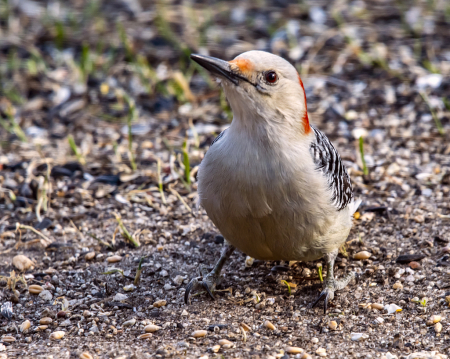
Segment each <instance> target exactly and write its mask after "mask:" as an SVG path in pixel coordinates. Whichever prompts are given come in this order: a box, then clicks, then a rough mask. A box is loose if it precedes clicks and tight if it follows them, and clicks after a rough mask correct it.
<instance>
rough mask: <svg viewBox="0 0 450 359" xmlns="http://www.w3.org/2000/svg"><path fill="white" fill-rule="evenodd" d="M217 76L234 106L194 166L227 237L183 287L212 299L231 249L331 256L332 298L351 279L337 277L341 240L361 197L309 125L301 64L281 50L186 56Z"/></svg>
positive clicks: (272, 256)
mask: <svg viewBox="0 0 450 359" xmlns="http://www.w3.org/2000/svg"><path fill="white" fill-rule="evenodd" d="M191 58H192V59H193V60H194V61H195V62H197V63H198V64H200V65H201V66H203V67H204V68H205V69H207V70H209V71H210V72H211V73H212V74H213V75H215V76H216V77H218V78H219V79H220V82H221V84H222V87H223V89H224V91H225V95H226V96H227V99H228V101H229V103H230V106H231V108H232V110H233V116H234V117H233V121H232V123H231V126H230V127H229V128H228V129H226V130H225V131H223V132H222V133H221V134H220V135H219V136H218V137H217V138H216V139H215V140H214V142H213V144H212V145H211V147H210V149H209V150H208V152H207V153H206V155H205V158H204V159H203V162H202V163H201V166H200V169H199V173H198V194H199V202H200V204H201V205H202V206H203V207H204V209H205V210H206V213H207V214H208V216H209V218H210V219H211V220H212V221H213V223H214V224H215V225H216V226H217V228H218V229H219V230H220V232H221V233H222V234H223V236H224V237H225V239H226V240H227V242H228V244H227V245H226V246H225V247H224V250H223V252H222V255H221V257H220V259H219V261H218V263H217V264H216V266H215V267H214V269H213V270H212V271H211V272H210V273H208V272H207V271H206V270H203V271H202V276H200V277H197V278H194V279H192V280H191V282H190V283H189V284H188V286H187V288H186V292H185V301H186V303H188V302H189V293H190V292H191V290H193V289H197V288H202V287H203V288H204V289H206V291H207V292H208V293H209V294H210V296H211V297H212V298H214V296H213V295H212V291H213V290H214V289H215V286H216V282H217V280H218V278H219V275H220V271H221V269H222V267H223V265H224V263H225V261H226V260H227V259H228V258H229V257H230V255H231V254H232V252H233V250H234V249H235V248H238V249H240V250H241V251H243V252H244V253H246V254H247V255H249V256H251V257H254V258H257V259H263V260H286V261H287V260H298V261H312V260H316V259H319V258H322V257H325V258H326V262H327V277H326V280H325V282H324V288H323V291H322V293H321V294H320V296H319V298H318V299H317V301H316V302H315V303H314V305H316V304H317V303H318V301H319V300H320V299H324V311H325V312H326V308H327V302H328V300H331V299H333V297H334V292H335V290H339V289H342V288H344V287H345V286H346V285H347V284H348V283H349V282H350V280H351V279H352V278H353V277H354V274H353V273H350V274H347V276H345V277H344V278H343V279H341V280H339V281H338V280H335V279H334V274H333V266H334V261H335V259H336V256H337V254H338V250H339V247H340V246H342V245H343V244H344V243H345V240H346V239H347V237H348V234H349V232H350V229H351V227H352V217H353V214H354V212H355V211H356V209H357V207H358V205H359V203H360V202H359V201H355V200H354V198H353V192H352V185H351V182H350V178H349V176H348V174H347V171H346V169H345V167H344V165H343V164H342V161H341V158H340V156H339V154H338V152H337V151H336V149H335V148H334V146H333V145H332V144H331V142H330V141H329V140H328V138H327V137H326V136H325V135H324V134H323V133H322V132H320V131H319V130H317V129H316V128H314V127H312V126H311V125H310V124H309V119H308V113H307V106H306V94H305V89H304V87H303V83H302V80H301V79H300V76H299V74H298V72H297V70H296V69H295V68H294V67H293V66H292V65H291V64H290V63H289V62H287V61H286V60H284V59H282V58H281V57H279V56H276V55H273V54H270V53H267V52H262V51H249V52H245V53H243V54H241V55H239V56H238V57H236V58H235V59H234V60H232V61H229V62H227V61H223V60H220V59H217V58H213V57H208V56H201V55H191Z"/></svg>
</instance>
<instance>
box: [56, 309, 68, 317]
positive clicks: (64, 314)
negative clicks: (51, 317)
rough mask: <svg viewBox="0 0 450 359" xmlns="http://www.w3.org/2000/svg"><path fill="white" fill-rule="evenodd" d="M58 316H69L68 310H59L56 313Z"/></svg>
mask: <svg viewBox="0 0 450 359" xmlns="http://www.w3.org/2000/svg"><path fill="white" fill-rule="evenodd" d="M56 317H58V318H65V317H67V312H66V311H64V310H61V311H59V312H58V313H57V314H56Z"/></svg>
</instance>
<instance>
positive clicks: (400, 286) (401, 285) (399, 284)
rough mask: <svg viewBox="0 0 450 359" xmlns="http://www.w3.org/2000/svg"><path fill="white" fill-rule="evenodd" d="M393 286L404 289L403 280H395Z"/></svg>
mask: <svg viewBox="0 0 450 359" xmlns="http://www.w3.org/2000/svg"><path fill="white" fill-rule="evenodd" d="M392 288H394V289H398V290H402V289H403V284H402V283H401V282H395V283H394V285H393V286H392Z"/></svg>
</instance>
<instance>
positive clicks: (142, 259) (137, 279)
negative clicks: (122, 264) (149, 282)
mask: <svg viewBox="0 0 450 359" xmlns="http://www.w3.org/2000/svg"><path fill="white" fill-rule="evenodd" d="M144 258H145V257H141V260H140V261H139V266H138V269H137V271H136V276H135V277H134V285H136V286H137V285H138V284H139V281H140V280H141V273H142V262H143V261H144Z"/></svg>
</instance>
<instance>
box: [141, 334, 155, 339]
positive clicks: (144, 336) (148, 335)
mask: <svg viewBox="0 0 450 359" xmlns="http://www.w3.org/2000/svg"><path fill="white" fill-rule="evenodd" d="M152 336H153V334H152V333H145V334H142V335H139V336H138V339H150V338H151V337H152Z"/></svg>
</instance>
